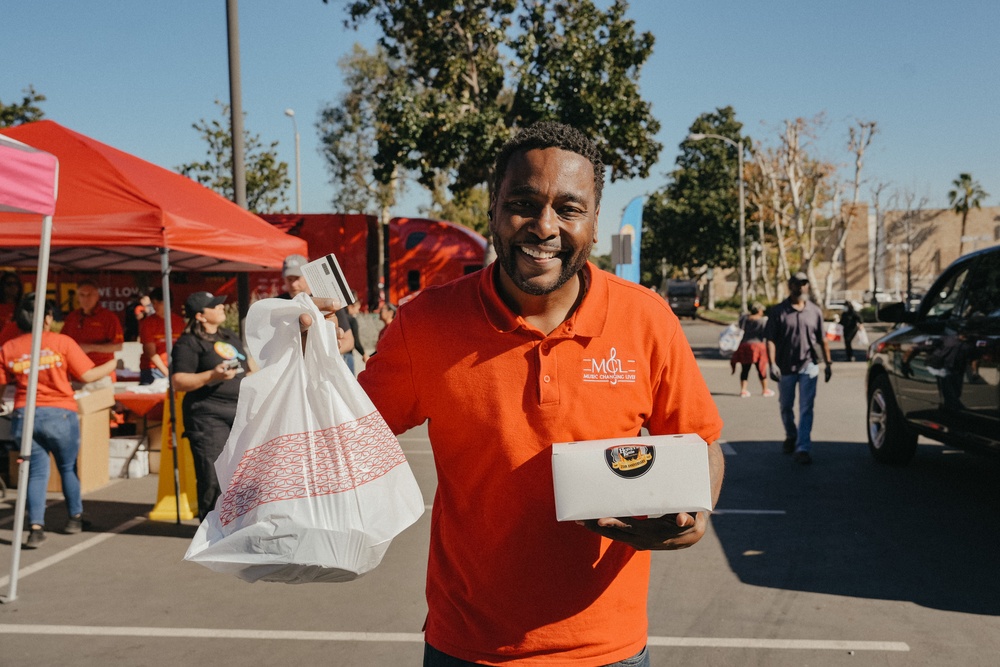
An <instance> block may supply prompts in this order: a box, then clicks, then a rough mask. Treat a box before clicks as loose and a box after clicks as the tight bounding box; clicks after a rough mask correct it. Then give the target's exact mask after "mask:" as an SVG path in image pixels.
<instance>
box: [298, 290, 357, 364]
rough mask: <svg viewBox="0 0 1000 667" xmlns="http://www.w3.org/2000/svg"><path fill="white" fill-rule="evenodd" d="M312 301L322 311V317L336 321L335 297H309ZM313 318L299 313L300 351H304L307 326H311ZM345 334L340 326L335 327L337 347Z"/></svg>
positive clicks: (337, 308) (338, 306)
mask: <svg viewBox="0 0 1000 667" xmlns="http://www.w3.org/2000/svg"><path fill="white" fill-rule="evenodd" d="M311 298H312V300H313V303H314V304H316V307H317V308H319V310H320V312H321V313H323V319H325V320H333V322H334V323H336V321H337V311H338V310H340V303H339V302H338V301H337V300H336V299H319V298H316V297H311ZM312 323H313V318H312V315H310V314H309V313H302V314H301V315H299V331H301V332H302V351H303V352H305V349H306V334H308V333H309V327H311V326H312ZM346 336H347V332H345V331H344V330H343V329H341V328H340V327H337V346H338V347H339V346H340V345H341V343H342V342H343V340H344V338H345V337H346Z"/></svg>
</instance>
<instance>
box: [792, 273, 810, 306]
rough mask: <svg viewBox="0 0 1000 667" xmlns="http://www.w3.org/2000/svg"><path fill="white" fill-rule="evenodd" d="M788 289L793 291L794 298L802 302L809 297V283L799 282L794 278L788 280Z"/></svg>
mask: <svg viewBox="0 0 1000 667" xmlns="http://www.w3.org/2000/svg"><path fill="white" fill-rule="evenodd" d="M788 291H789V292H790V293H791V295H792V299H793V300H795V301H798V302H800V303H801V302H803V301H805V300H806V299H808V298H809V283H808V282H799V281H798V280H795V279H794V278H793V279H792V280H789V281H788Z"/></svg>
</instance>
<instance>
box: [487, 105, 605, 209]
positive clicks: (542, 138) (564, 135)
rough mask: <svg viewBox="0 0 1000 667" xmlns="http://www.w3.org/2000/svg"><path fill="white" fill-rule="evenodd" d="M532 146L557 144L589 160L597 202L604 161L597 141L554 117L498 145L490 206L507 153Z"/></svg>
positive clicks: (552, 146)
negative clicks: (501, 145)
mask: <svg viewBox="0 0 1000 667" xmlns="http://www.w3.org/2000/svg"><path fill="white" fill-rule="evenodd" d="M534 148H561V149H562V150H564V151H569V152H571V153H576V154H577V155H580V156H582V157H585V158H586V159H587V160H589V161H590V163H591V164H592V165H594V203H595V204H597V205H600V203H601V191H602V190H603V189H604V162H603V161H602V160H601V151H600V150H599V149H598V148H597V144H595V143H594V142H593V141H591V140H590V138H589V137H587V136H586V135H585V134H584V133H583V132H581V131H580V130H578V129H576V128H574V127H570V126H569V125H564V124H563V123H557V122H555V121H542V122H540V123H535V124H534V125H531V126H529V127H526V128H524V129H523V130H521V131H519V132H518V133H517V134H516V135H514V137H513V138H511V139H510V140H508V141H507V143H505V144H504V145H503V148H501V149H500V153H499V154H498V155H497V161H496V164H495V165H494V167H493V188H492V190H493V192H492V195H491V197H490V200H491V201H490V204H491V208H492V204H494V203H495V202H496V196H497V193H498V192H499V190H500V184H501V183H503V179H504V176H505V175H506V174H507V164H508V163H509V162H510V158H511V156H513V155H514V154H515V153H520V152H524V151H529V150H532V149H534Z"/></svg>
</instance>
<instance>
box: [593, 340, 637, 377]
mask: <svg viewBox="0 0 1000 667" xmlns="http://www.w3.org/2000/svg"><path fill="white" fill-rule="evenodd" d="M583 381H584V382H603V383H606V384H612V385H614V384H618V383H619V382H635V359H626V360H625V361H624V362H623V361H622V360H621V359H619V358H618V350H616V349H615V348H611V350H610V352H608V356H607V357H606V358H604V359H598V358H597V357H594V358H592V359H584V360H583Z"/></svg>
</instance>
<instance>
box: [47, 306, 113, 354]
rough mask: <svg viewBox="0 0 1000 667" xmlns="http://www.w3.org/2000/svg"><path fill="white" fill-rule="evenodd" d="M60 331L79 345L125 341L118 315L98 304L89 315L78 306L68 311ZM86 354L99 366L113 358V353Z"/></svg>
mask: <svg viewBox="0 0 1000 667" xmlns="http://www.w3.org/2000/svg"><path fill="white" fill-rule="evenodd" d="M60 333H64V334H66V335H67V336H69V337H70V338H72V339H73V340H75V341H76V342H77V343H79V344H80V345H88V344H92V345H93V344H96V345H100V344H107V343H111V344H121V343H124V342H125V335H124V334H123V333H122V323H121V322H119V321H118V317H117V316H116V315H115V314H114V313H112V312H111V311H110V310H108V309H107V308H102V307H100V306H96V307H95V308H94V310H93V312H92V313H90V314H89V315H85V314H84V313H83V310H82V309H80V308H77V309H76V310H74V311H72V312H71V313H69V314H68V315H67V316H66V319H65V320H63V328H62V331H61V332H60ZM87 356H88V357H90V360H91V361H93V362H94V363H95V364H96V365H98V366H100V365H101V364H103V363H105V362H107V361H110V360H112V359H114V358H115V353H114V352H88V353H87Z"/></svg>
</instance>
